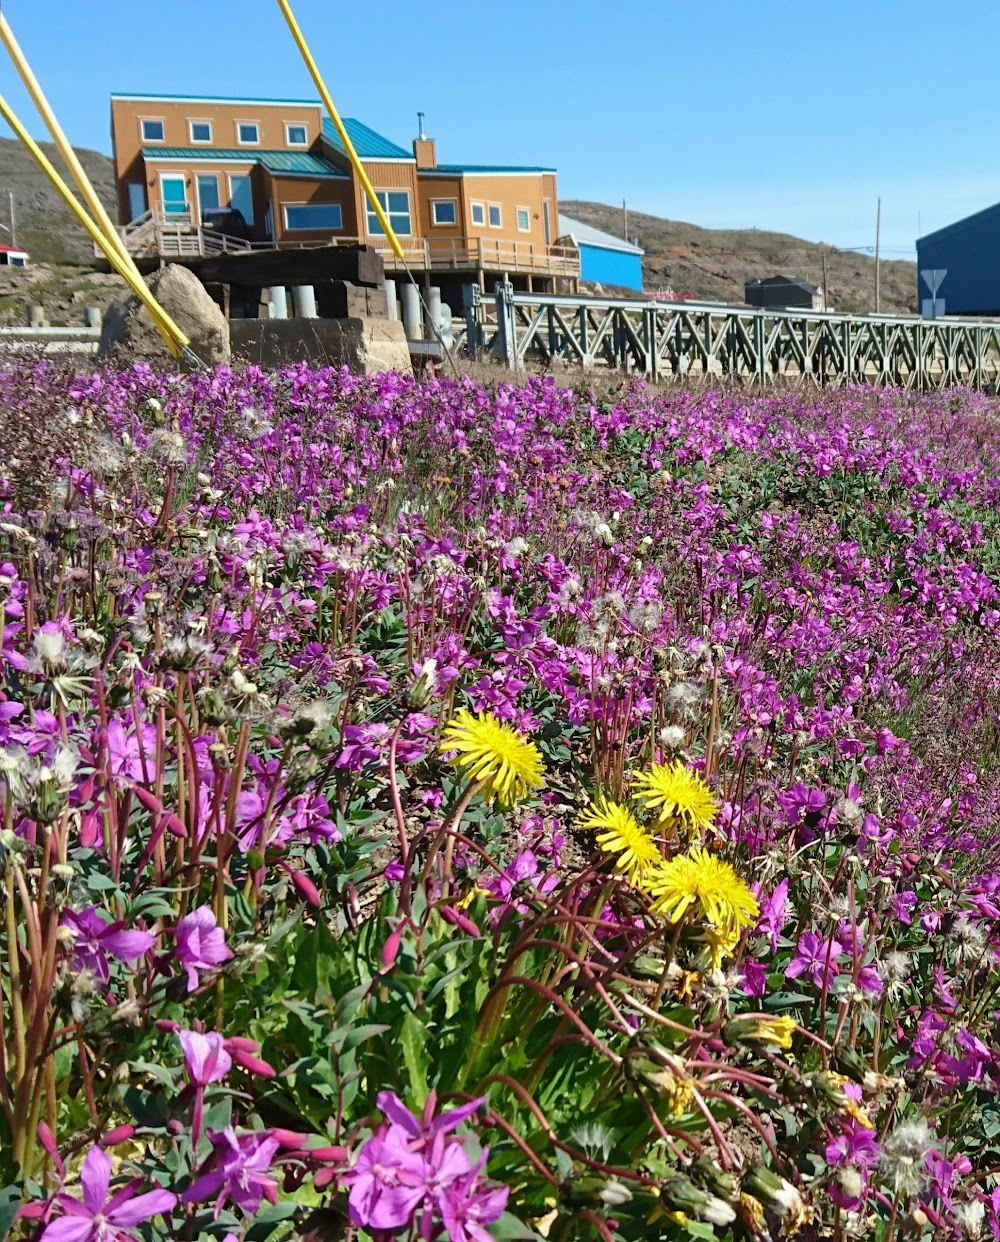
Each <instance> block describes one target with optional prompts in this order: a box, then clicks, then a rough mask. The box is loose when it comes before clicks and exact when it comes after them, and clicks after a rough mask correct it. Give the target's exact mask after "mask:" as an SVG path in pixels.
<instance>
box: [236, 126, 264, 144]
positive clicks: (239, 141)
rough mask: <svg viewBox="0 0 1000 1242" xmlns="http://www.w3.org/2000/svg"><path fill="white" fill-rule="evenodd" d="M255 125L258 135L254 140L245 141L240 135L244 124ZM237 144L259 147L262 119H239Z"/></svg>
mask: <svg viewBox="0 0 1000 1242" xmlns="http://www.w3.org/2000/svg"><path fill="white" fill-rule="evenodd" d="M251 125H252V126H253V127H254V129H255V130H256V131H257V137H256V138H255V139H254V140H253V142H245V141H244V139H243V138H242V137H241V135H240V131H241V130H242V129H243V128H244V126H251ZM236 145H237V146H238V147H259V146H260V121H237V122H236Z"/></svg>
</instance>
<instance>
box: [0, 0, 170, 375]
mask: <svg viewBox="0 0 1000 1242" xmlns="http://www.w3.org/2000/svg"><path fill="white" fill-rule="evenodd" d="M0 42H2V43H3V45H4V47H5V48H6V49H7V53H8V55H9V56H10V58H11V60H12V61H13V62H14V67H15V68H16V69H17V71H18V73H19V74H20V76H21V81H22V82H23V83H24V85H25V88H26V89H27V92H28V94H29V95H30V97H31V101H32V103H34V105H35V107H36V108H37V109H38V113H39V115H40V116H41V118H42V120H43V121H44V122H45V125H46V128H47V129H48V131H49V133H50V134H51V135H52V141H53V142H54V143H55V146H56V149H57V150H58V152H59V154H60V155H61V156H62V158H63V160H64V161H65V163H66V167H67V168H68V169H69V171H70V173H71V175H72V177H73V180H74V181H75V182H76V184H77V187H78V189H79V191H80V194H81V195H82V196H83V201H84V202H85V203H86V205H87V207H89V208H90V212H91V216H92V217H93V220H94V222H95V224H96V225H97V227H98V228H99V229H100V231H101V233H102V234H103V236H104V237H106V238H107V241H108V243H109V244H110V245H111V246H112V247H113V248H114V250H115V253H116V254H117V255H118V258H119V260H120V261H121V264H123V265H124V267H125V269H126V270H125V271H121V268H120V267H119V266H118V265H117V264H116V265H115V266H116V267H118V270H119V271H120V273H121V275H122V276H123V277H124V278H125V279H126V280H128V283H129V285H130V287H131V288H132V289H133V290H134V291H135V292H136V294H137V295H138V296H139V297H142V294H141V293H139V291H138V289H137V288H136V286H137V285H141V286H142V288H143V289H146V291H147V293H148V288H147V286H146V282H145V281H144V280H143V279H142V276H141V275H140V273H139V269H138V268H137V267H136V265H135V263H134V261H133V259H132V256H131V255H130V254H129V252H128V250H127V249H126V248H125V243H124V242H123V241H122V239H121V237H120V236H119V234H118V230H117V229H116V228H115V226H114V224H112V222H111V219H110V218H109V216H108V213H107V212H106V211H105V209H104V204H103V203H102V202H101V200H100V199H99V198H98V197H97V193H96V191H95V190H94V187H93V186H92V185H91V183H90V180H89V178H88V177H87V174H86V173H85V172H84V170H83V166H82V165H81V163H80V161H79V160H78V159H77V157H76V152H75V151H74V150H73V148H72V146H71V145H70V143H69V141H68V140H67V138H66V135H65V134H64V133H63V130H62V127H61V126H60V124H59V122H58V120H57V119H56V115H55V113H54V112H53V111H52V109H51V107H50V106H49V101H48V100H47V99H46V97H45V93H44V91H43V90H42V88H41V85H40V84H39V82H38V79H37V78H36V77H35V75H34V73H33V72H32V70H31V66H30V65H29V64H28V61H27V58H26V57H25V55H24V53H23V52H22V51H21V47H20V45H19V44H18V42H17V40H16V39H15V38H14V32H13V31H12V30H11V28H10V26H9V24H8V22H7V19H6V17H4V15H3V13H2V11H0ZM32 154H34V153H32ZM36 158H37V157H36ZM52 171H53V172H55V169H53V170H52ZM56 175H58V174H56ZM57 188H58V186H57ZM71 197H72V196H71ZM74 201H75V200H74ZM88 231H89V230H88ZM95 241H97V244H98V245H99V246H101V249H102V250H103V251H104V253H105V254H106V255H107V257H108V259H109V261H110V260H111V256H110V254H108V249H107V246H104V245H102V244H101V242H100V240H99V239H97V238H95ZM126 272H127V273H130V274H131V279H129V276H128V275H127V274H126ZM149 298H150V301H152V304H153V305H154V306H155V307H156V313H155V314H154V313H153V311H152V309H150V314H151V315H152V316H153V322H154V324H155V325H156V328H157V330H158V331H159V333H160V335H161V336H162V337H163V339H164V341H165V342H166V345H167V348H168V349H169V350H170V352H171V353H172V354H174V356H175V357H177V356H179V351H178V350H175V349H174V342H175V341H176V342H177V343H178V345H179V347H180V350H183V348H184V346H186V345H187V344H188V339H187V337H186V336H185V335H184V333H183V332H182V331H181V330H180V328H179V327H178V326H177V324H175V323H174V321H173V320H172V319H171V317H170V316H169V315H168V314H167V312H166V311H165V310H164V309H163V307H162V306H160V304H159V303H158V302H157V301H156V300H155V299H154V298H153V297H152V294H150V295H149ZM143 301H145V302H146V305H147V307H148V306H149V301H146V299H145V298H144V299H143Z"/></svg>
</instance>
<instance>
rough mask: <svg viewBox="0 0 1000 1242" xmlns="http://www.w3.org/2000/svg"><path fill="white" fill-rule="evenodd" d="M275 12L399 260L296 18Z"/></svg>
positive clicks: (284, 6) (284, 1) (282, 2)
mask: <svg viewBox="0 0 1000 1242" xmlns="http://www.w3.org/2000/svg"><path fill="white" fill-rule="evenodd" d="M278 8H280V9H281V11H282V13H284V15H285V21H286V22H287V23H288V29H289V30H290V31H291V32H292V38H293V39H294V40H295V42H296V44H297V45H298V49H299V52H300V53H301V54H302V59H303V60H304V61H305V62H306V68H307V69H308V70H309V72H310V74H311V75H312V80H313V82H314V83H315V84H316V89H317V90H318V91H319V97H320V99H322V101H323V106H324V107H325V108H326V110H327V112H329V114H330V119H331V120H332V121H333V125H334V128H335V129H336V131H337V134H338V136H339V137H340V141H341V142H342V143H343V144H344V150H345V151H346V152H347V158H348V159H349V160H350V161H351V164H352V165H353V166H354V171H355V172H356V173H357V174H358V180H359V181H360V182H361V184H362V185H363V186H364V190H365V194H366V195H367V197H368V201H369V203H371V205H372V210H373V211H374V212H375V215H376V217H377V219H378V222H379V224H380V225H381V226H382V232H383V233H385V235H386V237H387V238H388V239H389V245H390V246H392V249H393V252H394V254H395V255H396V258H397V259H402V258H403V247H402V246H401V245H400V244H399V238H398V237H397V236H396V234H395V232H394V231H393V228H392V225H391V224H390V223H389V218H388V216H387V215H386V214H385V211H384V210H383V207H382V204H381V203H380V202H379V201H378V198H377V197H376V194H375V191H374V190H373V189H372V183H371V182H370V181H369V180H368V174H367V173H366V172H365V170H364V167H363V166H362V163H361V161H360V160H359V159H358V153H357V151H355V149H354V143H353V142H351V139H350V136H349V135H348V133H347V130H346V129H345V128H344V123H343V121H341V119H340V113H339V112H338V111H337V109H336V108H335V107H334V106H333V100H332V98H331V97H330V92H329V91H328V90H327V89H326V83H325V82H324V81H323V76H322V74H321V73H320V71H319V66H318V65H317V64H316V62H315V60H313V55H312V52H310V51H309V45H308V44H307V43H306V40H305V36H304V35H303V33H302V31H301V30H300V29H299V24H298V22H297V21H296V20H295V16H294V14H293V13H292V10H291V6H290V5H289V3H288V0H278Z"/></svg>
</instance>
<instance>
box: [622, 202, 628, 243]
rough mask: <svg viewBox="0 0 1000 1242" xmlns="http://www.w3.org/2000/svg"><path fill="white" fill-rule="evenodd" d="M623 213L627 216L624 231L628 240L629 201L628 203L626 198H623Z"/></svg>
mask: <svg viewBox="0 0 1000 1242" xmlns="http://www.w3.org/2000/svg"><path fill="white" fill-rule="evenodd" d="M622 213H623V214H624V216H625V233H624V237H625V240H626V241H628V203H626V201H625V200H624V199H622Z"/></svg>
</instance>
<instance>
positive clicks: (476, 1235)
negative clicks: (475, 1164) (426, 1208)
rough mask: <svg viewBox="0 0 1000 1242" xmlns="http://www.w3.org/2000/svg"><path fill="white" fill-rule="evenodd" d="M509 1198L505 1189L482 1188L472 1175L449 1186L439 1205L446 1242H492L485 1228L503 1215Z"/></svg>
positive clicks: (494, 1187)
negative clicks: (447, 1240)
mask: <svg viewBox="0 0 1000 1242" xmlns="http://www.w3.org/2000/svg"><path fill="white" fill-rule="evenodd" d="M509 1194H510V1191H509V1190H508V1188H507V1187H506V1186H485V1185H483V1183H482V1182H481V1181H480V1180H479V1179H478V1177H476V1176H475V1175H473V1176H471V1177H467V1178H465V1179H464V1180H462V1181H460V1182H456V1183H454V1184H453V1185H452V1186H450V1187H449V1189H448V1193H447V1195H445V1196H444V1197H443V1199H442V1202H441V1217H442V1219H443V1221H444V1227H445V1236H446V1237H447V1238H448V1239H449V1242H493V1235H492V1234H491V1233H490V1232H489V1230H488V1229H487V1228H486V1226H487V1225H492V1224H493V1222H494V1221H497V1220H499V1219H500V1217H501V1216H502V1215H503V1213H504V1208H506V1206H507V1197H508V1195H509Z"/></svg>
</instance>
